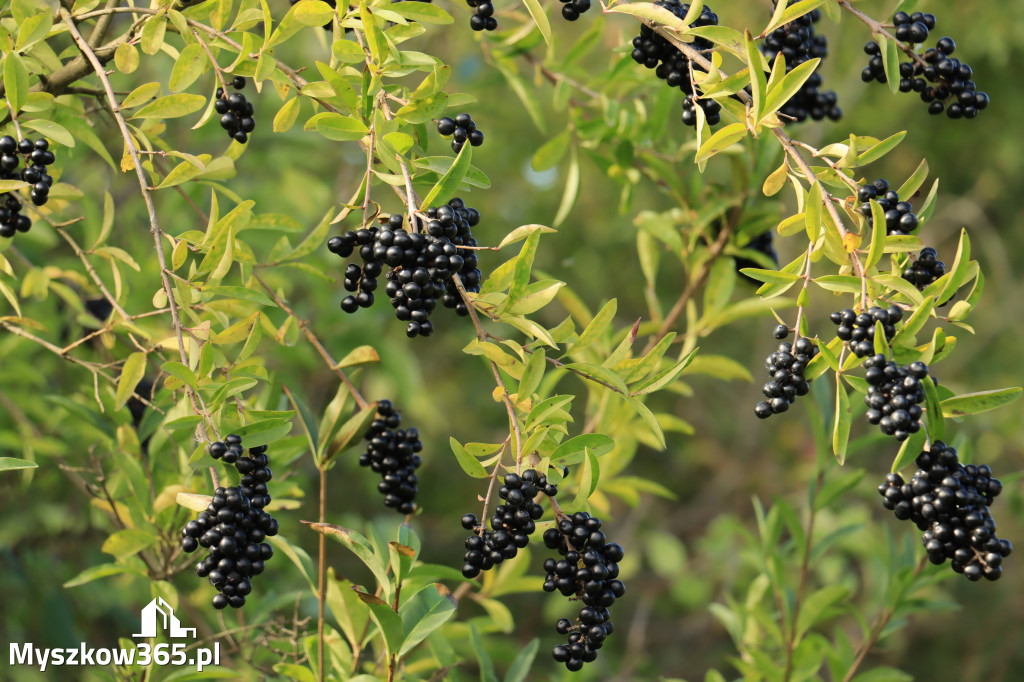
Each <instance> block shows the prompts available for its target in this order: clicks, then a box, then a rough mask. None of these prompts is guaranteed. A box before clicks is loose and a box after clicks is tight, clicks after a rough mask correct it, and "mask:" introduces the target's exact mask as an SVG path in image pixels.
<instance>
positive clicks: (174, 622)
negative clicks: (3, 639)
mask: <svg viewBox="0 0 1024 682" xmlns="http://www.w3.org/2000/svg"><path fill="white" fill-rule="evenodd" d="M139 629H140V630H142V632H139V633H136V634H134V635H132V637H139V638H145V639H147V640H156V639H158V638H160V633H161V632H162V633H163V637H165V638H168V639H182V638H184V637H188V638H191V639H195V637H196V628H183V627H181V621H179V620H178V617H177V616H175V615H174V609H173V608H171V605H170V604H168V603H167V602H166V601H164V600H163V599H161V598H160V597H157V598H156V599H154V600H153V601H151V602H149V603H148V604H146V606H145V607H144V608H143V609H142V620H141V625H140V626H139ZM8 660H9V663H10V665H11V666H15V665H29V666H35V667H37V668H38V669H39V671H40V672H45V671H46V669H47V668H48V667H50V668H54V667H57V666H108V665H116V666H134V665H138V666H142V667H147V666H150V665H157V666H165V665H170V666H185V665H187V666H195V668H196V670H197V671H198V672H202V671H203V668H204V667H206V666H209V665H220V642H217V641H215V642H213V646H212V647H199V648H196V647H195V645H191V644H190V645H186V644H184V643H181V642H178V643H175V644H170V643H168V642H159V643H157V642H155V641H147V642H139V643H138V644H135V645H134V646H129V647H123V648H117V649H113V648H110V649H108V648H93V647H90V646H88V645H87V644H85V643H84V642H83V643H82V644H81V645H79V646H78V647H75V648H59V649H48V648H43V647H37V646H36V645H35V644H33V643H32V642H23V643H18V642H11V644H10V654H9V658H8Z"/></svg>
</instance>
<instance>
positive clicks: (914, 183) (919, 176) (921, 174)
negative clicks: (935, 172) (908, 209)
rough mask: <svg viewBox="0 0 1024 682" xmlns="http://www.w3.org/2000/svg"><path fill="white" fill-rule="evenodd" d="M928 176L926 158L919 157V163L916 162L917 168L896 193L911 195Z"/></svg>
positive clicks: (904, 195) (905, 195) (903, 195)
mask: <svg viewBox="0 0 1024 682" xmlns="http://www.w3.org/2000/svg"><path fill="white" fill-rule="evenodd" d="M927 178H928V159H921V163H920V164H918V166H917V169H916V170H915V171H914V172H913V173H912V174H911V175H910V177H909V178H907V181H906V182H904V183H903V185H902V186H900V188H899V189H898V190H896V193H897V194H899V195H900V196H901V197H912V196H914V194H916V193H917V190H919V189H921V185H923V184H924V181H925V180H926V179H927Z"/></svg>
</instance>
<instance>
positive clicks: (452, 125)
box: [437, 113, 484, 154]
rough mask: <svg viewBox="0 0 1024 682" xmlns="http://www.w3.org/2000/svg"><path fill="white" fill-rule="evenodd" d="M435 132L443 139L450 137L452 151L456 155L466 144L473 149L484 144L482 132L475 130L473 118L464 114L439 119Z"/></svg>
mask: <svg viewBox="0 0 1024 682" xmlns="http://www.w3.org/2000/svg"><path fill="white" fill-rule="evenodd" d="M437 132H439V133H440V134H441V135H442V136H443V137H448V136H449V135H451V136H452V151H453V152H455V153H456V154H458V153H459V152H461V151H462V147H463V145H465V144H466V142H469V144H470V145H472V146H473V147H479V146H480V145H482V144H483V143H484V131H482V130H480V129H479V128H477V127H476V123H475V122H474V121H473V117H472V116H470V115H469V114H465V113H463V114H459V115H458V116H456V117H455V118H452V117H451V116H445V117H444V118H442V119H440V120H439V121H438V122H437Z"/></svg>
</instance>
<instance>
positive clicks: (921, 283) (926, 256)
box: [903, 246, 946, 291]
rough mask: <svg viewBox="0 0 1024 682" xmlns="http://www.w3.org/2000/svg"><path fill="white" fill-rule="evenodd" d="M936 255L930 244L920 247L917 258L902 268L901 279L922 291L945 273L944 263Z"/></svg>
mask: <svg viewBox="0 0 1024 682" xmlns="http://www.w3.org/2000/svg"><path fill="white" fill-rule="evenodd" d="M938 256H939V254H938V252H937V251H936V250H935V249H933V248H932V247H930V246H926V247H925V248H923V249H921V253H919V254H918V255H917V260H915V261H914V262H913V263H910V264H909V265H907V267H905V268H904V269H903V279H905V280H907V281H908V282H910V283H911V284H913V285H914V286H915V287H917V288H918V290H919V291H924V289H925V287H927V286H928V285H929V284H931V283H932V282H934V281H935V280H937V279H938V278H939V277H942V276H943V275H944V274H946V264H945V263H943V262H942V261H940V260H939V258H938Z"/></svg>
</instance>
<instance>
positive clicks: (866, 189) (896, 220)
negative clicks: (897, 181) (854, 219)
mask: <svg viewBox="0 0 1024 682" xmlns="http://www.w3.org/2000/svg"><path fill="white" fill-rule="evenodd" d="M857 199H858V200H859V201H860V202H862V203H861V205H860V206H859V207H858V208H857V210H858V211H859V212H860V214H861V215H862V216H864V217H865V218H867V221H868V225H874V222H875V221H874V218H873V217H872V215H871V202H872V201H874V202H876V203H878V205H879V206H881V207H882V210H883V211H884V212H885V233H886V234H897V235H899V234H910V233H911V232H913V231H914V230H916V229H917V225H918V219H917V215H915V214H914V207H913V206H911V204H910V202H909V201H900V195H899V193H898V192H897V191H896V190H894V189H889V183H888V181H886V180H885V179H882V178H879V179H878V180H875V181H874V182H872V183H867V184H864V185H863V186H861V187H860V188H858V189H857Z"/></svg>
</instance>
